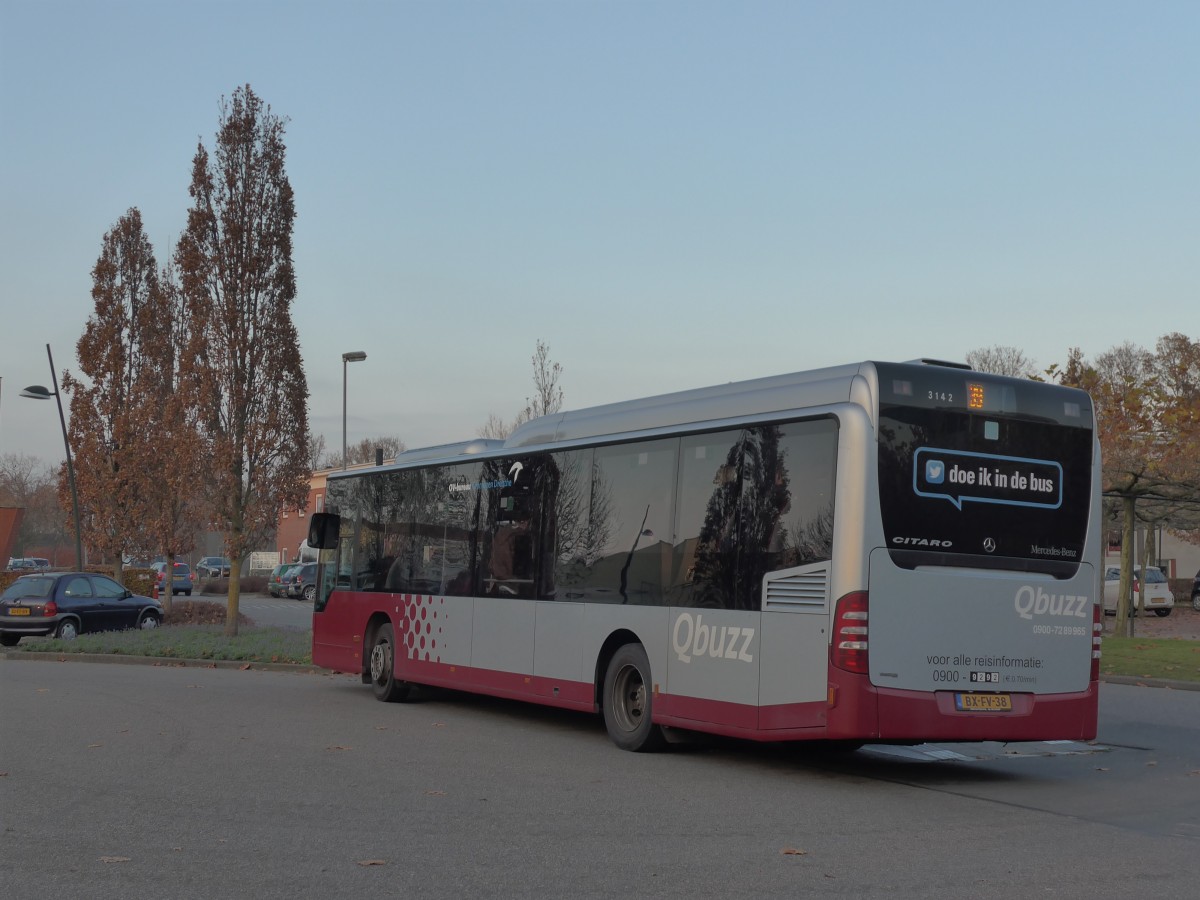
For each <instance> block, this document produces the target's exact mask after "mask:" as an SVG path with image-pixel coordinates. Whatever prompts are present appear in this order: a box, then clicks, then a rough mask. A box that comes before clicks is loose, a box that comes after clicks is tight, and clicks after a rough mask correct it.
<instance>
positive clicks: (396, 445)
mask: <svg viewBox="0 0 1200 900" xmlns="http://www.w3.org/2000/svg"><path fill="white" fill-rule="evenodd" d="M380 450H382V451H383V458H384V459H395V458H396V457H397V456H398V455H400V454H401V453H403V452H404V450H405V446H404V441H402V440H400V438H399V437H397V436H396V435H394V434H389V435H382V436H380V437H372V438H363V439H362V440H361V441H359V442H358V443H357V444H354V445H352V446H350V447H347V448H346V464H347V465H350V466H356V465H360V464H362V463H373V462H375V455H376V453H377V452H378V451H380ZM325 465H326V467H328V468H334V469H340V468H341V467H342V454H340V453H335V454H330V455H329V456H328V457H327V458H326V460H325Z"/></svg>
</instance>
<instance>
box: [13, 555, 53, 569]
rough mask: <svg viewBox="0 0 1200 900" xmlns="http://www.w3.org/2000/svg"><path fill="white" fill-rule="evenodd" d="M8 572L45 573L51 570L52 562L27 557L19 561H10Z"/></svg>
mask: <svg viewBox="0 0 1200 900" xmlns="http://www.w3.org/2000/svg"><path fill="white" fill-rule="evenodd" d="M7 568H8V571H10V572H21V573H28V572H45V571H46V570H47V569H49V568H50V560H48V559H43V558H42V557H40V556H26V557H21V558H18V559H11V558H10V559H9V561H8V566H7Z"/></svg>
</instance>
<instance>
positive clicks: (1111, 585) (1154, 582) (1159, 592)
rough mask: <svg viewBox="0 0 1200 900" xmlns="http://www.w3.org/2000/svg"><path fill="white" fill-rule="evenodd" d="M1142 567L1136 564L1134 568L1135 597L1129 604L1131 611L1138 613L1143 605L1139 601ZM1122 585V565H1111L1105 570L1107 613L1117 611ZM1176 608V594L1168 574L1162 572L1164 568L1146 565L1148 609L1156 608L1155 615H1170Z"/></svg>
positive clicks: (1105, 609)
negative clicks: (1172, 589) (1168, 580)
mask: <svg viewBox="0 0 1200 900" xmlns="http://www.w3.org/2000/svg"><path fill="white" fill-rule="evenodd" d="M1141 572H1142V567H1141V566H1135V567H1134V569H1133V599H1132V601H1131V602H1130V604H1129V611H1130V612H1131V613H1136V612H1137V611H1138V609H1140V608H1141V607H1140V606H1139V605H1138V603H1139V599H1140V597H1139V594H1138V589H1139V584H1138V582H1139V580H1140V578H1141ZM1120 587H1121V567H1120V566H1109V567H1108V568H1107V569H1105V570H1104V611H1105V612H1106V613H1115V612H1116V611H1117V597H1118V596H1119V595H1118V591H1119V590H1120ZM1174 608H1175V596H1174V595H1173V594H1172V593H1171V588H1170V586H1169V585H1168V584H1167V576H1166V575H1164V574H1163V573H1162V569H1159V568H1157V567H1156V566H1147V567H1146V609H1147V610H1151V609H1152V610H1154V613H1155V615H1159V616H1169V615H1170V614H1171V610H1172V609H1174Z"/></svg>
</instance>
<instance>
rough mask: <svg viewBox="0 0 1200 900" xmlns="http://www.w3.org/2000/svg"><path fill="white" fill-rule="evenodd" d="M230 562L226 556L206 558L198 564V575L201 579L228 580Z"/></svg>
mask: <svg viewBox="0 0 1200 900" xmlns="http://www.w3.org/2000/svg"><path fill="white" fill-rule="evenodd" d="M229 568H230V566H229V560H228V559H227V558H226V557H224V556H206V557H204V559H202V560H200V562H198V563H196V573H197V574H198V575H199V576H200V577H201V578H228V577H229Z"/></svg>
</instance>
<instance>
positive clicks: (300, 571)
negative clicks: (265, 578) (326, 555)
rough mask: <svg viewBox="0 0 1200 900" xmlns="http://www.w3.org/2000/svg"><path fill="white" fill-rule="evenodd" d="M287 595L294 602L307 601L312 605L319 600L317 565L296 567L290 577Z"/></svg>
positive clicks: (306, 564)
mask: <svg viewBox="0 0 1200 900" xmlns="http://www.w3.org/2000/svg"><path fill="white" fill-rule="evenodd" d="M288 578H289V581H288V583H287V595H288V596H289V597H291V598H292V599H293V600H301V599H303V600H307V601H308V602H309V603H312V602H313V601H314V600H316V599H317V564H316V563H303V564H301V565H299V566H296V567H295V569H294V570H293V571H292V572H291V573H290V574H289V576H288Z"/></svg>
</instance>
